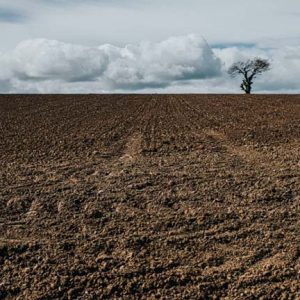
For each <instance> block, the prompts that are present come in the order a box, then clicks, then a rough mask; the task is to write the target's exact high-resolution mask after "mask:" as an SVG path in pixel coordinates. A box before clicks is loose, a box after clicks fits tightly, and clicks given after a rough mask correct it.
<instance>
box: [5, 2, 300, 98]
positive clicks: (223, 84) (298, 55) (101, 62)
mask: <svg viewBox="0 0 300 300" xmlns="http://www.w3.org/2000/svg"><path fill="white" fill-rule="evenodd" d="M299 25H300V1H299V0H263V1H262V0H252V1H245V0H226V1H224V0H185V1H179V0H139V1H133V0H98V1H97V0H81V1H79V0H25V1H24V0H1V1H0V93H114V92H116V93H120V92H126V93H127V92H128V93H148V92H150V93H153V92H155V93H156V92H158V93H170V92H174V93H197V92H199V93H240V92H241V91H240V90H239V81H240V79H239V78H236V79H232V78H230V77H229V75H228V74H227V72H226V71H227V69H228V68H229V67H230V65H231V64H233V63H234V62H236V61H239V60H246V59H248V58H254V57H262V58H266V59H269V60H270V62H271V65H272V68H271V70H270V71H269V72H268V73H265V74H263V75H262V76H261V77H260V78H258V79H257V81H256V82H255V86H254V92H256V93H300V84H299V80H298V79H299V77H300V26H299Z"/></svg>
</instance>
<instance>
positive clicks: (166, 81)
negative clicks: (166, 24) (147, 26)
mask: <svg viewBox="0 0 300 300" xmlns="http://www.w3.org/2000/svg"><path fill="white" fill-rule="evenodd" d="M0 62H1V65H3V66H4V68H3V71H2V76H1V74H0V76H1V77H2V79H4V80H8V79H11V80H12V81H13V80H14V81H15V82H18V86H24V85H26V83H27V84H28V86H36V82H37V83H38V84H40V85H43V86H45V82H48V83H49V82H51V81H53V82H56V84H57V82H65V83H72V82H92V81H97V83H98V85H99V86H101V88H102V89H104V90H115V89H125V90H126V89H129V90H136V89H141V88H145V87H165V86H168V85H170V84H171V83H172V82H173V81H175V80H176V81H178V80H189V79H201V78H210V77H215V76H218V75H220V73H221V62H220V60H219V59H218V58H217V57H216V56H215V55H214V53H213V52H212V50H211V49H210V48H209V46H208V45H207V43H206V42H205V41H204V40H203V39H202V38H201V37H199V36H196V35H188V36H181V37H173V38H169V39H168V40H165V41H162V42H159V43H150V42H143V43H140V44H138V45H127V46H125V47H116V46H112V45H101V46H99V47H83V46H77V45H71V44H66V43H62V42H58V41H49V40H45V39H37V40H28V41H24V42H22V43H20V44H19V45H18V46H17V47H16V49H15V50H13V51H12V52H11V53H7V54H5V55H2V57H1V59H0ZM5 75H6V78H5ZM1 77H0V78H1ZM20 81H21V82H23V84H22V83H20ZM32 82H33V84H32ZM41 82H44V83H43V84H41ZM69 86H70V85H69Z"/></svg>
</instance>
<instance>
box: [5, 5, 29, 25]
mask: <svg viewBox="0 0 300 300" xmlns="http://www.w3.org/2000/svg"><path fill="white" fill-rule="evenodd" d="M27 19H28V16H27V15H26V14H25V13H24V12H22V11H19V10H14V9H9V8H5V7H0V23H24V22H25V21H26V20H27Z"/></svg>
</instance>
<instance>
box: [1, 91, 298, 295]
mask: <svg viewBox="0 0 300 300" xmlns="http://www.w3.org/2000/svg"><path fill="white" fill-rule="evenodd" d="M299 121H300V96H272V95H269V96H258V95H257V96H254V95H253V96H244V95H235V96H231V95H227V96H222V95H185V96H183V95H103V96H96V95H84V96H74V95H69V96H65V95H61V96H57V95H52V96H46V95H45V96H37V95H36V96H31V95H27V96H17V95H15V96H0V299H22V300H23V299H132V298H135V299H258V298H260V299H300V122H299Z"/></svg>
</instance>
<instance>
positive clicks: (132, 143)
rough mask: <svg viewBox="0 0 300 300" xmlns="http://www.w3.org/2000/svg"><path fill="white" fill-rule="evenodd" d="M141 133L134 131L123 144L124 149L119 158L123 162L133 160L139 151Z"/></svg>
mask: <svg viewBox="0 0 300 300" xmlns="http://www.w3.org/2000/svg"><path fill="white" fill-rule="evenodd" d="M141 145H142V135H141V134H140V133H137V132H136V133H134V134H133V135H132V136H131V137H130V138H129V139H128V142H127V144H126V146H125V151H124V153H123V155H122V156H121V158H120V160H121V161H122V162H125V163H132V162H134V161H135V160H136V159H137V158H138V157H139V155H140V153H141V149H142V148H141Z"/></svg>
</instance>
